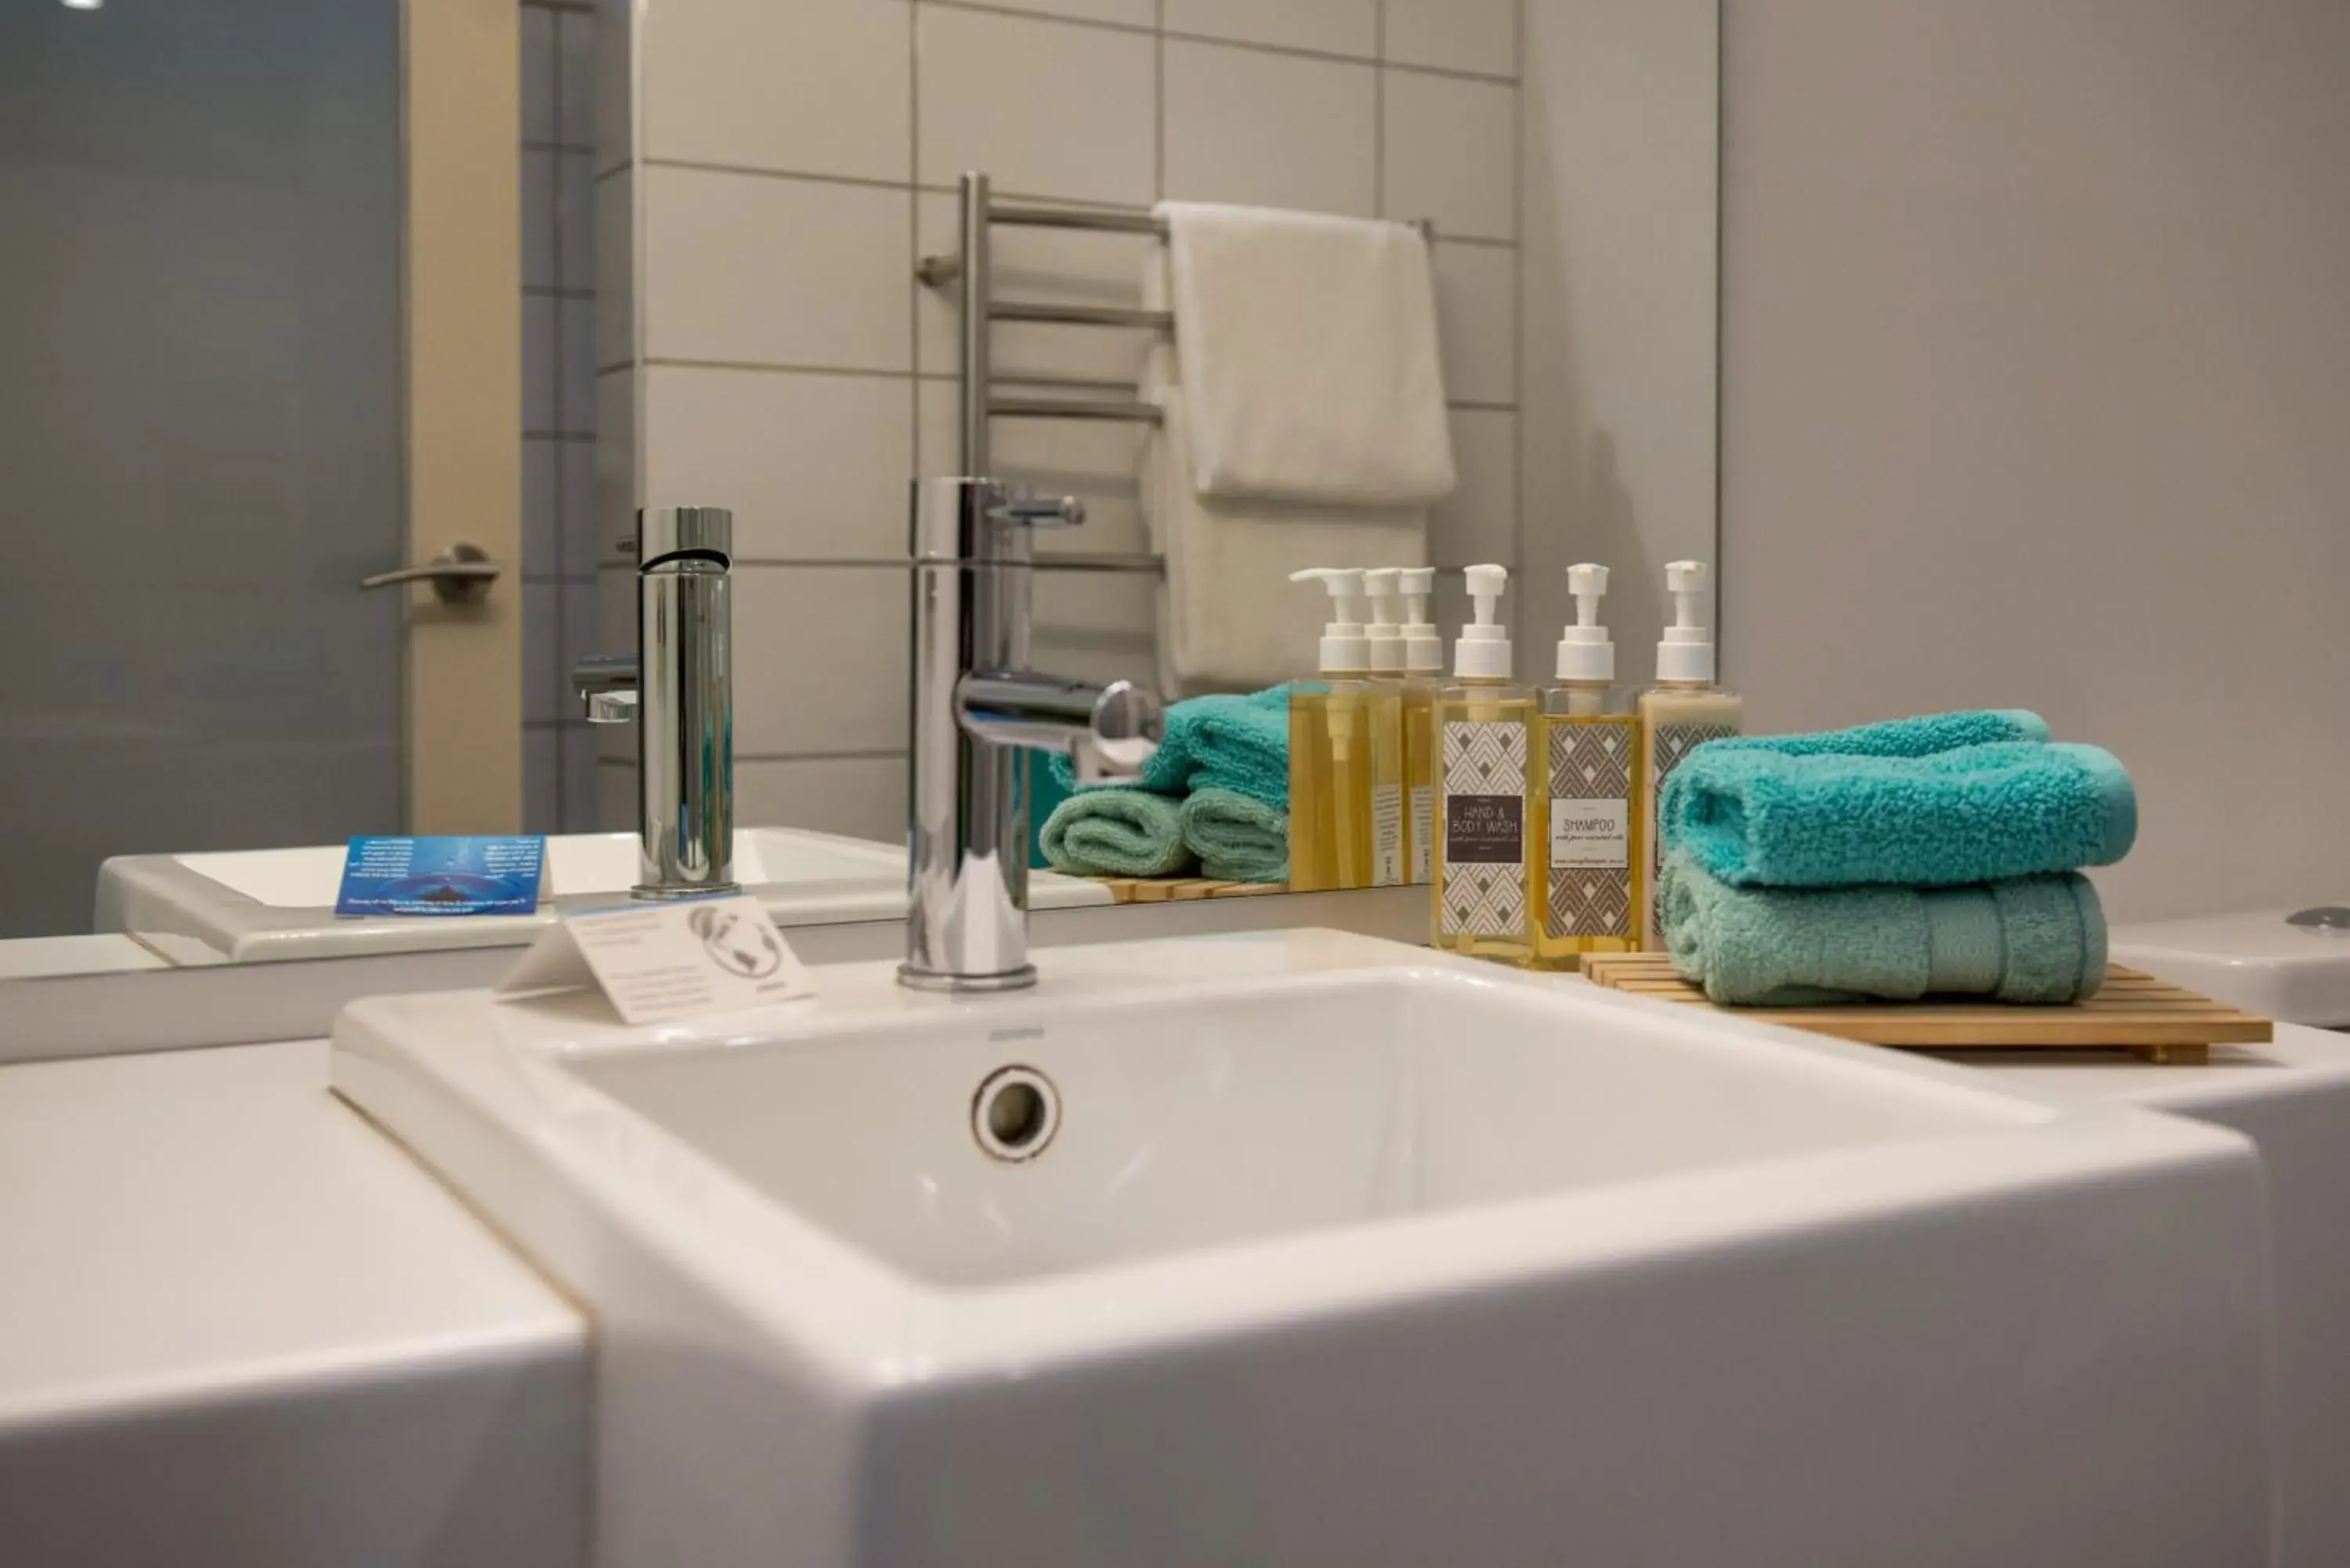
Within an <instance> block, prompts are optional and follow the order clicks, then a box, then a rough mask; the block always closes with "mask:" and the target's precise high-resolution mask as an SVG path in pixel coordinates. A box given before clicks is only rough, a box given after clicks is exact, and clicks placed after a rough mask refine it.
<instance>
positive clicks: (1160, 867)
mask: <svg viewBox="0 0 2350 1568" xmlns="http://www.w3.org/2000/svg"><path fill="white" fill-rule="evenodd" d="M1037 839H1038V841H1039V842H1040V843H1042V844H1043V845H1044V846H1045V859H1046V860H1047V861H1048V862H1050V863H1051V865H1052V867H1053V869H1054V870H1055V871H1066V872H1067V873H1069V874H1070V875H1071V876H1073V877H1182V876H1188V875H1189V874H1190V873H1191V869H1192V858H1191V850H1190V849H1189V848H1188V847H1186V846H1185V845H1184V843H1183V828H1182V824H1181V822H1180V820H1178V816H1177V812H1176V804H1175V802H1174V801H1173V800H1172V799H1170V798H1169V797H1168V796H1166V795H1163V794H1151V793H1150V792H1149V790H1139V789H1126V788H1123V787H1116V788H1109V789H1089V790H1081V791H1079V792H1078V793H1077V794H1073V795H1071V796H1070V797H1069V798H1068V799H1066V800H1065V801H1063V802H1062V803H1061V804H1060V805H1056V806H1055V807H1054V808H1053V815H1050V816H1048V817H1046V818H1045V828H1044V831H1043V832H1041V833H1039V834H1038V835H1037Z"/></svg>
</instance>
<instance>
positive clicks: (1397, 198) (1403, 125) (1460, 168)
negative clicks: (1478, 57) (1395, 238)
mask: <svg viewBox="0 0 2350 1568" xmlns="http://www.w3.org/2000/svg"><path fill="white" fill-rule="evenodd" d="M1517 120H1518V95H1517V90H1516V89H1515V88H1511V87H1508V86H1506V85H1503V84H1502V83H1499V82H1480V81H1466V80H1463V79H1461V78H1458V77H1437V76H1429V75H1427V74H1425V73H1424V72H1419V71H1399V70H1391V71H1388V73H1387V131H1386V148H1387V191H1386V192H1385V201H1386V207H1385V213H1386V215H1387V216H1388V217H1390V218H1400V219H1403V220H1405V221H1407V222H1410V221H1416V220H1418V219H1421V218H1433V219H1434V220H1435V221H1436V232H1437V234H1438V235H1439V236H1442V235H1445V234H1467V235H1471V236H1473V237H1475V238H1479V239H1490V240H1507V239H1514V238H1516V237H1517V146H1518V124H1517Z"/></svg>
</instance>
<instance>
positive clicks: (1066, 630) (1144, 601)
mask: <svg viewBox="0 0 2350 1568" xmlns="http://www.w3.org/2000/svg"><path fill="white" fill-rule="evenodd" d="M1158 587H1159V581H1158V579H1157V578H1156V577H1146V576H1129V575H1127V574H1124V573H1118V574H1112V573H1107V572H1055V571H1050V570H1047V569H1044V568H1042V567H1040V568H1039V569H1038V570H1037V572H1036V582H1035V589H1034V591H1033V592H1032V594H1031V595H1030V604H1029V617H1028V618H1029V659H1030V661H1031V662H1032V663H1033V664H1034V665H1035V668H1036V669H1037V670H1040V671H1042V672H1043V673H1045V674H1047V675H1061V676H1066V677H1067V678H1069V679H1070V680H1097V681H1098V680H1134V681H1139V682H1140V683H1141V684H1143V685H1144V686H1146V687H1149V688H1152V689H1156V687H1157V686H1158V683H1159V654H1158V647H1159V642H1158V607H1157V606H1158Z"/></svg>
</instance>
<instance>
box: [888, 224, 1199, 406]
mask: <svg viewBox="0 0 2350 1568" xmlns="http://www.w3.org/2000/svg"><path fill="white" fill-rule="evenodd" d="M960 209H961V204H960V203H959V202H957V201H956V199H955V198H954V197H952V196H948V195H943V194H941V193H939V192H924V193H923V194H922V195H921V197H920V209H919V218H920V222H919V226H918V235H919V244H917V245H916V246H915V249H916V250H917V252H919V253H920V254H924V255H941V254H943V255H951V254H954V252H955V249H956V247H957V245H958V244H960V243H961V242H960V240H959V238H958V234H957V227H958V219H957V213H959V211H960ZM988 243H989V246H990V264H991V265H992V267H993V274H994V294H995V297H997V298H998V299H1020V300H1048V301H1052V302H1054V303H1056V304H1062V305H1109V306H1136V305H1140V304H1141V303H1142V267H1143V261H1144V258H1145V257H1147V256H1148V255H1149V254H1150V252H1151V250H1152V249H1153V248H1154V247H1155V245H1156V244H1157V243H1158V242H1156V241H1155V240H1153V239H1151V238H1150V236H1149V235H1147V234H1087V233H1083V232H1079V231H1075V230H1066V229H1015V228H998V229H996V230H995V231H994V232H993V234H991V235H990V237H989V242H988ZM911 286H912V288H913V290H914V312H915V320H916V323H917V325H918V327H920V334H921V336H920V342H919V344H918V345H917V352H918V353H919V355H920V360H919V363H920V368H921V369H922V370H923V371H924V372H925V373H932V374H934V373H937V372H941V371H943V372H945V373H947V374H949V375H952V374H953V373H954V369H955V365H956V353H957V349H956V340H957V337H959V335H960V331H961V322H962V310H961V308H960V307H959V306H958V304H957V300H958V295H957V293H956V290H955V289H954V287H953V286H951V285H950V286H947V287H946V288H944V289H934V288H930V287H927V286H924V285H923V284H921V283H920V281H919V280H917V281H916V282H914V283H913V284H912V285H911ZM1152 337H1153V335H1152V334H1151V333H1149V332H1128V331H1122V330H1118V329H1115V328H1111V327H1055V326H1048V325H1045V324H1042V323H1035V322H1007V323H1005V324H1003V325H1002V326H1000V327H995V328H994V329H993V335H992V337H990V339H989V342H990V349H991V352H992V353H993V357H994V368H995V372H996V374H997V375H998V376H999V377H1004V376H1009V375H1012V374H1014V373H1017V372H1020V371H1027V372H1029V373H1031V374H1038V373H1046V374H1054V375H1061V376H1087V377H1096V378H1102V377H1107V378H1112V379H1139V378H1140V376H1141V373H1142V362H1143V358H1144V356H1145V355H1146V354H1148V353H1149V348H1150V344H1151V340H1152Z"/></svg>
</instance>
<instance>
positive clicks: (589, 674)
mask: <svg viewBox="0 0 2350 1568" xmlns="http://www.w3.org/2000/svg"><path fill="white" fill-rule="evenodd" d="M634 545H635V549H636V556H637V652H636V656H635V657H633V658H631V657H629V656H627V655H624V654H623V655H611V654H602V655H598V656H596V657H593V658H589V659H582V660H581V661H580V663H579V665H578V667H577V669H576V670H573V671H572V683H573V685H574V686H576V687H577V690H578V692H579V700H580V702H581V705H582V706H583V707H585V708H586V709H587V722H589V723H591V724H625V723H627V722H629V721H630V720H632V719H633V720H635V721H636V722H637V835H638V839H639V845H638V852H637V872H638V878H637V885H636V887H635V888H632V889H630V892H631V894H632V896H633V897H636V898H695V897H699V896H701V895H702V894H707V893H732V892H733V891H735V884H734V691H733V668H732V667H733V625H732V615H733V611H732V587H731V584H732V579H733V556H734V514H733V513H731V512H728V511H726V510H725V509H724V508H723V507H717V506H660V507H650V508H648V509H646V510H645V511H642V512H639V513H638V514H637V536H636V539H635V540H634Z"/></svg>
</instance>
